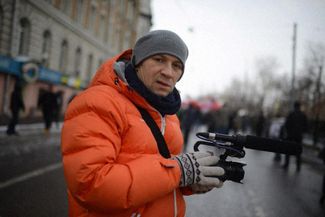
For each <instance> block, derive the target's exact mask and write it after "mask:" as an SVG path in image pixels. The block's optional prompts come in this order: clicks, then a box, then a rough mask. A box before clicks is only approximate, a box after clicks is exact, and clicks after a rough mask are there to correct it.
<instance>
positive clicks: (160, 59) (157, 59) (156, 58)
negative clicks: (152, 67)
mask: <svg viewBox="0 0 325 217" xmlns="http://www.w3.org/2000/svg"><path fill="white" fill-rule="evenodd" d="M154 60H155V61H157V62H160V63H161V62H162V61H163V59H162V58H159V57H155V58H154Z"/></svg>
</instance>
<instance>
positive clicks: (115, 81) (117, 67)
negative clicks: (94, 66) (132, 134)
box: [88, 49, 156, 111]
mask: <svg viewBox="0 0 325 217" xmlns="http://www.w3.org/2000/svg"><path fill="white" fill-rule="evenodd" d="M131 56H132V50H131V49H129V50H126V51H123V52H122V53H120V54H119V55H116V56H115V57H113V58H111V59H109V60H107V61H106V62H104V63H103V64H102V65H101V66H100V68H99V69H98V70H97V72H96V74H95V76H94V78H93V79H92V81H91V83H90V85H89V86H88V88H91V87H94V86H97V85H107V86H110V87H112V88H114V89H116V90H117V91H118V92H120V93H121V94H123V95H125V96H126V97H127V98H128V99H129V100H131V101H132V102H133V103H135V104H136V105H138V106H141V107H143V108H145V109H147V110H149V111H150V110H151V111H152V110H154V111H156V110H155V109H154V108H153V107H152V106H151V105H150V104H149V103H148V102H147V101H146V100H145V99H144V98H143V97H142V96H141V95H140V94H139V93H137V92H136V91H135V90H133V89H132V88H131V87H130V86H129V85H128V83H127V82H126V79H125V77H124V72H123V71H124V67H123V65H122V64H119V63H118V62H128V61H131Z"/></svg>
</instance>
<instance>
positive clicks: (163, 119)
mask: <svg viewBox="0 0 325 217" xmlns="http://www.w3.org/2000/svg"><path fill="white" fill-rule="evenodd" d="M158 114H159V115H160V118H161V130H160V131H161V134H162V135H164V134H165V129H166V118H165V117H163V116H162V115H161V114H160V113H159V112H158ZM173 198H174V204H173V206H174V217H176V216H177V212H178V210H177V196H176V189H175V190H174V192H173Z"/></svg>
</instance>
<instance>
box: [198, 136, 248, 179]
mask: <svg viewBox="0 0 325 217" xmlns="http://www.w3.org/2000/svg"><path fill="white" fill-rule="evenodd" d="M220 135H223V134H220ZM197 137H198V138H200V139H201V140H199V141H197V142H196V143H195V144H194V151H199V146H200V145H205V146H213V147H215V148H216V149H217V152H218V154H220V155H219V158H220V160H219V161H218V163H217V164H216V166H219V167H222V168H223V169H224V170H225V174H224V175H223V176H219V177H218V178H219V179H220V180H221V181H223V182H224V181H226V180H230V181H233V182H237V183H242V182H241V181H242V180H243V179H244V176H245V171H244V169H243V167H244V166H245V165H246V164H244V163H241V162H236V161H227V157H236V158H243V157H244V156H245V151H244V150H243V146H240V145H234V144H233V143H230V142H222V141H219V140H217V139H212V138H204V137H202V136H201V135H200V133H198V134H197Z"/></svg>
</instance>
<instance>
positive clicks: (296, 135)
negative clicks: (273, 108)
mask: <svg viewBox="0 0 325 217" xmlns="http://www.w3.org/2000/svg"><path fill="white" fill-rule="evenodd" d="M284 126H285V130H286V137H287V140H289V141H293V142H296V143H297V145H299V146H300V147H301V149H302V139H303V134H304V133H305V132H306V131H307V116H306V115H305V113H304V112H302V111H301V104H300V102H299V101H296V102H295V103H294V109H293V111H292V112H290V113H289V115H288V116H287V117H286V120H285V124H284ZM289 163H290V155H288V154H287V155H286V157H285V163H284V165H283V168H285V169H287V168H288V166H289ZM296 166H297V167H296V170H297V171H298V172H299V171H300V166H301V153H300V154H297V155H296Z"/></svg>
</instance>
